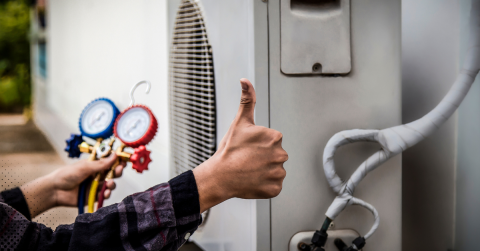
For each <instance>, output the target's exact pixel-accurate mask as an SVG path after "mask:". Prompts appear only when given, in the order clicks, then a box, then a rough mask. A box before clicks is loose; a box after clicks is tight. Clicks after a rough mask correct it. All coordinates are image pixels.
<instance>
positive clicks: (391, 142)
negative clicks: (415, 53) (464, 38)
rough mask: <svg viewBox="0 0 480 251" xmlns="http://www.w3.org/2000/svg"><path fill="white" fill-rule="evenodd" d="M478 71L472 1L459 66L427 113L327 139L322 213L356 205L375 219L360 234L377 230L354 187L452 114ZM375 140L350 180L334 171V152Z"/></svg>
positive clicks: (479, 37)
mask: <svg viewBox="0 0 480 251" xmlns="http://www.w3.org/2000/svg"><path fill="white" fill-rule="evenodd" d="M479 70H480V1H477V0H474V1H472V9H471V14H470V39H469V46H468V49H467V53H466V57H465V60H464V62H463V67H462V69H461V70H460V73H459V75H458V76H457V79H456V81H455V83H454V84H453V86H452V88H451V89H450V90H449V91H448V93H447V95H446V96H445V97H444V98H443V100H442V101H441V102H440V103H439V104H438V105H437V106H436V107H435V108H434V109H433V110H432V111H430V112H429V113H428V114H427V115H425V116H423V117H422V118H420V119H418V120H415V121H413V122H411V123H408V124H405V125H399V126H395V127H390V128H386V129H383V130H360V129H354V130H347V131H342V132H339V133H337V134H335V135H334V136H333V137H332V138H330V140H329V141H328V143H327V145H326V146H325V149H324V152H323V168H324V171H325V176H326V177H327V180H328V183H329V184H330V187H332V189H333V191H335V192H336V193H337V194H338V196H337V197H336V198H335V200H334V201H333V203H332V204H331V205H330V207H329V208H328V210H327V213H326V216H327V217H329V218H330V219H332V220H333V219H335V218H336V217H337V216H338V215H339V214H340V213H341V212H342V211H343V210H344V209H345V208H346V207H347V206H349V205H360V206H363V207H365V208H367V209H368V210H370V211H371V212H372V213H373V215H374V218H375V222H374V224H373V226H372V228H371V229H370V231H369V232H368V233H367V234H366V235H365V236H364V238H365V239H367V238H368V237H370V236H371V235H372V234H373V233H374V232H375V230H376V229H377V227H378V225H379V223H380V218H379V217H378V212H377V210H376V209H375V208H374V207H373V206H372V205H370V204H368V203H366V202H364V201H362V200H360V199H358V198H355V197H353V192H354V191H355V187H356V186H357V185H358V184H359V183H360V181H361V180H362V179H363V178H364V177H365V176H366V175H367V174H368V173H369V172H370V171H372V170H373V169H375V168H377V167H378V166H380V165H381V164H383V163H384V162H385V161H387V160H388V159H390V158H392V157H393V156H395V155H397V154H399V153H401V152H403V151H405V150H406V149H407V148H409V147H412V146H413V145H415V144H417V143H418V142H420V141H422V140H423V139H425V138H426V137H428V136H429V135H431V134H432V133H433V132H434V131H435V130H437V129H438V128H439V127H440V126H441V125H442V124H443V123H445V121H446V120H447V119H448V118H450V116H452V114H453V113H454V112H455V110H456V109H457V108H458V107H459V106H460V104H461V103H462V101H463V99H464V98H465V96H466V95H467V93H468V91H469V90H470V87H471V86H472V84H473V82H474V80H475V77H476V76H477V74H478V71H479ZM366 141H367V142H378V143H379V144H380V146H381V149H380V150H379V151H377V152H376V153H374V154H373V155H372V156H370V157H369V158H368V159H367V160H365V161H364V162H363V163H362V164H361V165H360V166H359V167H358V168H357V170H356V171H355V172H354V173H353V174H352V176H351V177H350V179H348V180H347V181H346V182H344V181H343V180H342V179H341V178H340V177H339V176H338V175H337V172H336V171H335V163H334V159H333V157H334V155H335V151H336V150H337V149H338V148H339V147H341V146H343V145H346V144H350V143H354V142H366Z"/></svg>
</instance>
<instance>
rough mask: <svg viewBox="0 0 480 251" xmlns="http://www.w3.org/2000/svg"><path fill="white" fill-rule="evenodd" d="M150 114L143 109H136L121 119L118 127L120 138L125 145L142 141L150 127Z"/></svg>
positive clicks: (129, 111) (127, 112) (126, 113)
mask: <svg viewBox="0 0 480 251" xmlns="http://www.w3.org/2000/svg"><path fill="white" fill-rule="evenodd" d="M150 124H151V121H150V114H149V113H148V111H147V110H145V109H144V108H142V107H134V108H132V109H130V110H128V111H126V112H125V113H124V114H123V116H122V117H120V119H119V121H118V125H117V128H116V130H117V134H118V137H119V138H120V139H121V140H122V141H123V142H125V143H128V142H134V141H137V140H139V139H141V138H142V137H143V136H144V135H145V134H146V133H147V131H148V129H149V127H150Z"/></svg>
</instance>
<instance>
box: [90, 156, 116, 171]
mask: <svg viewBox="0 0 480 251" xmlns="http://www.w3.org/2000/svg"><path fill="white" fill-rule="evenodd" d="M116 159H117V155H116V154H115V153H112V154H110V156H108V157H107V158H104V159H100V160H96V161H88V162H87V163H88V164H87V169H88V173H89V175H92V174H95V173H98V172H103V171H106V170H108V169H110V167H112V165H113V163H114V162H115V160H116Z"/></svg>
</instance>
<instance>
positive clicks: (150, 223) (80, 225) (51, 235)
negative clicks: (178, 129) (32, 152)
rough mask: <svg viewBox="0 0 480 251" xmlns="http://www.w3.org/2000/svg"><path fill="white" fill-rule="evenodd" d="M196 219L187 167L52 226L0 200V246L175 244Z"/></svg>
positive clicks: (73, 250)
mask: <svg viewBox="0 0 480 251" xmlns="http://www.w3.org/2000/svg"><path fill="white" fill-rule="evenodd" d="M201 222H202V218H201V216H200V204H199V198H198V190H197V185H196V183H195V177H194V176H193V173H192V172H191V171H188V172H185V173H183V174H181V175H179V176H177V177H176V178H174V179H172V180H170V181H169V182H168V183H164V184H160V185H157V186H154V187H152V188H150V189H148V190H147V191H144V192H140V193H136V194H133V195H130V196H128V197H126V198H125V199H123V201H122V202H120V203H118V204H114V205H111V206H108V207H104V208H101V209H99V210H98V211H97V212H95V213H92V214H82V215H79V216H77V218H76V220H75V223H73V224H70V225H60V226H58V227H57V228H56V230H55V231H53V230H52V229H50V228H48V227H46V226H44V225H42V224H39V223H35V222H30V221H28V220H27V219H26V218H25V217H23V215H21V214H19V213H18V211H16V210H15V209H13V208H12V207H10V206H8V205H6V204H4V203H0V250H4V249H5V250H69V251H76V250H89V251H93V250H162V251H167V250H178V249H179V248H180V247H181V246H182V245H183V244H184V243H185V241H186V239H188V237H189V236H190V235H191V234H193V232H195V230H196V229H197V227H198V225H200V224H201Z"/></svg>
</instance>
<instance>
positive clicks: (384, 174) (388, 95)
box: [268, 0, 402, 251]
mask: <svg viewBox="0 0 480 251" xmlns="http://www.w3.org/2000/svg"><path fill="white" fill-rule="evenodd" d="M280 1H281V0H277V1H274V0H269V1H268V5H269V13H268V14H269V35H270V36H269V38H270V43H269V44H270V47H269V49H270V54H269V55H270V83H271V84H270V126H271V128H273V129H276V130H279V131H280V132H282V133H283V136H284V137H283V144H282V145H283V147H284V148H285V150H286V151H287V152H288V154H289V160H288V161H287V162H286V163H285V168H286V170H287V176H286V178H285V181H284V185H283V190H282V192H281V193H280V195H279V196H278V197H276V198H274V199H272V204H271V221H272V223H271V226H272V227H271V231H272V242H271V243H272V247H271V250H275V251H286V250H288V243H289V240H290V239H291V238H292V236H293V235H295V233H297V232H300V231H307V230H315V229H319V228H320V227H321V224H322V222H323V220H324V218H325V212H326V210H327V207H328V206H329V205H330V203H331V202H332V201H333V199H334V197H335V193H334V192H332V191H331V189H330V187H329V186H328V183H327V181H326V179H325V175H324V173H323V167H322V154H323V149H324V147H325V145H326V143H327V141H328V139H329V138H330V137H331V136H332V135H334V134H335V133H337V132H339V131H341V130H346V129H354V128H360V129H362V128H363V129H366V128H379V129H381V128H386V127H390V126H394V125H399V124H401V72H400V69H401V68H400V55H401V54H400V53H401V50H400V49H401V48H400V45H401V44H400V38H401V1H400V0H392V1H384V0H358V1H351V31H352V33H351V34H352V39H351V40H352V52H353V54H352V59H353V61H352V65H353V68H352V71H351V72H350V74H348V75H347V76H340V77H326V76H322V75H316V76H305V75H303V76H301V77H295V76H293V75H285V74H282V72H281V70H280V69H281V63H280V51H281V48H280V47H281V44H280V38H281V34H280V9H281V8H280ZM318 46H319V47H321V46H322V45H320V44H319V45H318ZM378 147H379V146H378V145H376V144H373V143H362V144H354V145H348V146H346V147H344V148H341V149H339V151H338V152H337V155H336V158H335V161H336V163H337V166H338V168H337V171H338V172H339V175H340V176H341V177H345V178H347V177H348V176H349V175H350V174H351V173H352V172H353V170H355V169H356V168H357V167H358V165H360V164H361V162H363V160H365V159H366V158H367V157H368V156H369V155H370V154H372V153H373V152H375V151H376V150H377V149H378ZM355 196H357V197H359V198H361V199H364V200H365V201H367V202H369V203H371V204H372V205H374V206H375V207H376V208H377V210H378V211H379V214H380V216H381V221H380V226H379V230H378V231H377V232H376V233H375V234H374V235H373V236H372V237H371V238H370V239H369V240H368V244H367V246H366V247H365V250H391V251H399V250H401V248H402V247H401V246H402V245H401V207H402V204H401V156H396V157H395V158H393V159H391V160H389V161H388V162H387V163H385V164H384V165H382V166H381V167H379V168H378V169H376V170H375V171H373V172H371V173H370V174H369V175H368V176H367V177H366V178H365V179H364V180H363V182H362V183H361V184H360V185H359V186H358V187H357V189H356V191H355ZM372 224H373V217H372V215H371V214H370V212H368V211H367V210H365V209H363V208H361V207H355V206H352V207H349V208H347V209H346V210H345V211H344V212H343V213H342V214H341V215H340V216H339V217H338V218H337V219H336V220H335V229H345V228H348V229H355V230H356V231H358V232H359V233H360V234H365V233H366V232H367V231H368V229H369V228H370V227H371V225H372Z"/></svg>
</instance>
